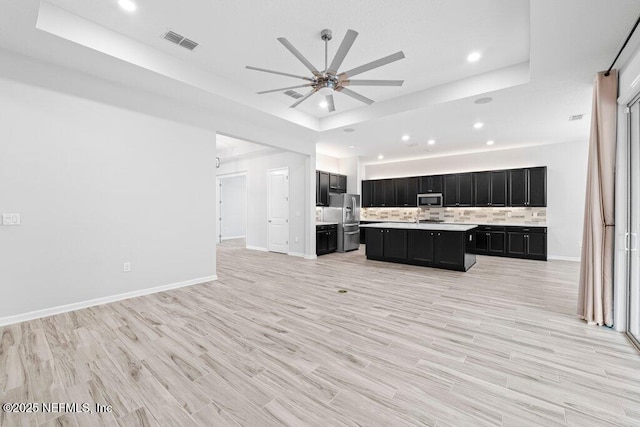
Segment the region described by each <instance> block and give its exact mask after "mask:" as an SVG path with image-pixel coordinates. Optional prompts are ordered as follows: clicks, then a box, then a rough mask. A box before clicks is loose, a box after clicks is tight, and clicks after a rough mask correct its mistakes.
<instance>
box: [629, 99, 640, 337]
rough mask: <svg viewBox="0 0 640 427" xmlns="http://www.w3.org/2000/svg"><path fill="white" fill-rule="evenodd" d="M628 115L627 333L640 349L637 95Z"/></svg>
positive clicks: (639, 127)
mask: <svg viewBox="0 0 640 427" xmlns="http://www.w3.org/2000/svg"><path fill="white" fill-rule="evenodd" d="M628 112H629V114H628V115H627V119H628V123H627V135H628V147H627V149H628V151H627V153H628V163H627V176H628V179H629V182H628V187H627V192H628V194H627V209H628V212H627V233H626V236H625V238H626V239H625V250H626V252H627V289H628V294H627V295H628V304H627V335H629V338H631V340H632V341H633V342H634V344H635V345H636V346H637V347H638V348H639V349H640V251H638V234H639V233H640V95H639V96H637V97H636V98H635V99H634V100H633V101H631V103H630V104H629V110H628Z"/></svg>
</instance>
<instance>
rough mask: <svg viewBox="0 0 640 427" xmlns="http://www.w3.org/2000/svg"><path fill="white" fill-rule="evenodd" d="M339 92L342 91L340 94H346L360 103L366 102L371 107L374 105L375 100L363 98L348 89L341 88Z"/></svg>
mask: <svg viewBox="0 0 640 427" xmlns="http://www.w3.org/2000/svg"><path fill="white" fill-rule="evenodd" d="M338 90H339V91H340V93H344V94H345V95H348V96H350V97H352V98H354V99H357V100H358V101H360V102H364V103H365V104H368V105H371V104H373V103H374V101H373V99H369V98H367V97H366V96H362V95H360V94H359V93H357V92H354V91H352V90H350V89H347V88H346V87H343V88H340V89H338Z"/></svg>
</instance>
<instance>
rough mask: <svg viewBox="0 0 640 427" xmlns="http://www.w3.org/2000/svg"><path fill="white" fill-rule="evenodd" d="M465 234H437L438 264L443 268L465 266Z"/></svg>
mask: <svg viewBox="0 0 640 427" xmlns="http://www.w3.org/2000/svg"><path fill="white" fill-rule="evenodd" d="M464 247H465V241H464V233H447V232H446V231H438V232H437V243H436V264H438V265H443V266H460V265H464V259H461V256H463V257H464Z"/></svg>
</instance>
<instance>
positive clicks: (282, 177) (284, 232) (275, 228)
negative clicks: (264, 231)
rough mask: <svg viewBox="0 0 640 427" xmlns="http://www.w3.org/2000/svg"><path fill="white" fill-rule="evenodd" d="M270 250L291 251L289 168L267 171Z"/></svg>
mask: <svg viewBox="0 0 640 427" xmlns="http://www.w3.org/2000/svg"><path fill="white" fill-rule="evenodd" d="M267 203H268V208H267V212H268V225H267V227H268V250H269V252H279V253H284V254H286V253H289V168H278V169H269V170H268V171H267Z"/></svg>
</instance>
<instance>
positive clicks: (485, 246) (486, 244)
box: [475, 226, 507, 255]
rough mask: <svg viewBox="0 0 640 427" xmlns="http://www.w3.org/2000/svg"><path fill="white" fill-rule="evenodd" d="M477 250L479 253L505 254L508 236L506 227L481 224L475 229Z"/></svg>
mask: <svg viewBox="0 0 640 427" xmlns="http://www.w3.org/2000/svg"><path fill="white" fill-rule="evenodd" d="M475 238H476V243H475V252H476V253H477V254H479V255H504V254H505V252H506V245H507V238H506V232H505V228H504V227H495V226H479V227H478V228H477V229H476V231H475Z"/></svg>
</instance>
